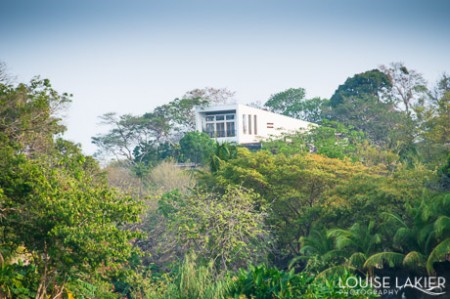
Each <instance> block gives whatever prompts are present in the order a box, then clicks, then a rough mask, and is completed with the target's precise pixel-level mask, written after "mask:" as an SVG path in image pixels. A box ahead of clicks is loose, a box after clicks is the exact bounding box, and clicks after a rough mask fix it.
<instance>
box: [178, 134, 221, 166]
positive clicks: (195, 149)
mask: <svg viewBox="0 0 450 299" xmlns="http://www.w3.org/2000/svg"><path fill="white" fill-rule="evenodd" d="M213 152H214V141H213V140H212V139H211V138H210V137H209V136H208V134H205V133H200V132H190V133H187V134H186V135H184V136H183V138H181V140H180V155H181V157H182V160H183V161H191V162H194V163H197V164H204V165H206V164H207V163H208V162H209V160H210V158H211V156H212V154H213Z"/></svg>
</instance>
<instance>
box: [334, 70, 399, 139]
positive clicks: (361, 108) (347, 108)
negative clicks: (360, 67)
mask: <svg viewBox="0 0 450 299" xmlns="http://www.w3.org/2000/svg"><path fill="white" fill-rule="evenodd" d="M391 87H392V85H391V82H390V81H389V78H388V76H387V75H385V74H384V73H382V72H380V71H379V70H371V71H367V72H364V73H361V74H356V75H354V76H353V77H351V78H348V79H347V80H346V81H345V83H344V84H343V85H340V86H339V88H338V89H337V90H336V91H335V93H334V94H333V96H332V97H331V98H330V105H329V109H328V110H327V111H326V113H325V114H326V115H327V116H328V117H329V118H331V119H332V120H336V121H339V122H342V123H343V124H345V125H347V126H352V127H354V128H355V129H357V130H360V131H362V132H364V134H365V135H366V137H368V138H369V139H370V140H372V141H373V142H375V143H376V144H380V145H387V144H389V142H390V140H389V137H390V135H389V133H390V132H391V131H392V129H393V128H395V127H397V126H398V124H399V122H400V117H401V114H400V113H399V112H397V111H395V109H394V108H395V106H394V104H395V103H394V102H393V101H392V100H390V99H389V98H386V97H384V96H383V95H384V94H386V92H387V91H388V90H390V88H391Z"/></svg>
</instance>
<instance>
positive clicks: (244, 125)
mask: <svg viewBox="0 0 450 299" xmlns="http://www.w3.org/2000/svg"><path fill="white" fill-rule="evenodd" d="M246 121H247V119H246V118H245V114H242V130H243V132H244V134H247V123H246Z"/></svg>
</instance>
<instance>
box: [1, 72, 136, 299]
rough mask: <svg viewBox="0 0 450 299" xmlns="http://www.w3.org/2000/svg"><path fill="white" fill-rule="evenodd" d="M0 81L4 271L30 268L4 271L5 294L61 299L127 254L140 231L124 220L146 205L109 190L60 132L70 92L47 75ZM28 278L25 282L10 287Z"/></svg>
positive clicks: (96, 168) (87, 159)
mask: <svg viewBox="0 0 450 299" xmlns="http://www.w3.org/2000/svg"><path fill="white" fill-rule="evenodd" d="M0 87H1V92H0V101H3V103H5V105H0V117H1V124H2V125H1V127H0V217H1V220H2V222H1V226H0V257H2V258H0V260H2V261H7V262H6V263H4V262H2V269H3V270H5V271H6V272H8V271H7V270H8V269H17V268H19V269H20V271H22V272H23V271H25V275H23V274H21V273H20V272H16V273H14V274H13V276H12V277H11V276H8V277H6V278H5V277H2V285H1V286H0V294H3V293H4V292H6V293H8V292H12V294H13V295H17V296H23V295H25V294H27V295H28V296H34V297H35V298H37V299H43V298H48V297H49V296H51V297H52V298H54V297H58V296H61V294H62V293H63V292H64V291H65V288H66V287H68V288H70V285H71V282H73V281H76V280H78V279H80V278H86V277H89V276H90V275H93V274H95V273H99V272H103V273H106V272H107V271H108V270H107V269H108V267H109V269H112V268H114V267H116V266H117V265H118V264H120V263H123V262H124V261H126V260H127V258H129V256H130V254H131V252H132V250H133V247H132V244H131V242H130V241H131V239H132V238H134V237H135V236H136V234H135V233H133V232H131V231H129V230H126V229H124V226H125V225H126V224H128V223H131V222H135V221H137V217H138V215H139V213H140V204H139V203H137V202H135V201H134V200H132V199H131V198H129V197H121V196H118V195H117V194H116V193H115V192H114V191H113V190H111V189H109V188H108V186H107V183H106V180H105V178H104V176H103V174H102V172H101V170H100V168H99V166H98V164H97V162H96V161H95V160H94V159H93V158H92V157H87V156H84V155H83V154H82V153H81V149H80V148H79V146H77V145H74V144H73V143H71V142H68V141H65V140H62V139H57V138H56V134H57V133H59V132H61V131H62V130H63V126H61V125H60V123H59V119H58V118H57V117H55V115H54V112H53V111H54V110H53V107H59V106H60V105H61V104H63V103H65V102H66V97H65V96H64V95H60V94H59V93H57V92H56V91H55V90H54V89H52V87H51V85H50V82H49V81H48V80H37V79H35V80H32V81H31V83H30V84H19V85H17V86H5V85H0ZM14 107H17V108H18V109H17V110H14V109H13V108H14ZM37 141H38V142H37ZM12 259H18V260H23V261H25V262H26V263H28V264H29V265H30V267H22V268H21V267H20V265H18V266H17V265H15V264H14V263H11V262H10V261H11V260H12ZM24 277H26V279H27V280H29V281H30V283H29V284H28V285H26V287H22V288H19V289H17V288H16V289H14V288H11V285H12V284H13V283H16V282H17V281H21V280H23V278H24ZM5 279H6V281H5ZM24 283H25V282H24ZM71 291H74V292H75V290H73V289H72V290H71Z"/></svg>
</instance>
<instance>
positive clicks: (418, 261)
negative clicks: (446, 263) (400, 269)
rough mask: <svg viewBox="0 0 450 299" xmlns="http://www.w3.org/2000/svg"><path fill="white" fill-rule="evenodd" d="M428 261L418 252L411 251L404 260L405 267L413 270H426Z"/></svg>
mask: <svg viewBox="0 0 450 299" xmlns="http://www.w3.org/2000/svg"><path fill="white" fill-rule="evenodd" d="M426 262H427V259H426V257H425V256H424V255H423V254H421V253H420V252H418V251H411V252H409V253H408V254H407V255H405V257H404V258H403V266H405V267H406V268H409V269H411V270H420V269H425V265H426Z"/></svg>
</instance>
